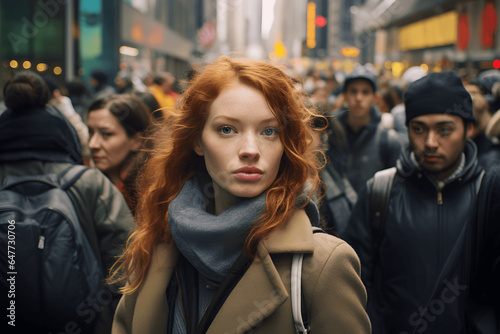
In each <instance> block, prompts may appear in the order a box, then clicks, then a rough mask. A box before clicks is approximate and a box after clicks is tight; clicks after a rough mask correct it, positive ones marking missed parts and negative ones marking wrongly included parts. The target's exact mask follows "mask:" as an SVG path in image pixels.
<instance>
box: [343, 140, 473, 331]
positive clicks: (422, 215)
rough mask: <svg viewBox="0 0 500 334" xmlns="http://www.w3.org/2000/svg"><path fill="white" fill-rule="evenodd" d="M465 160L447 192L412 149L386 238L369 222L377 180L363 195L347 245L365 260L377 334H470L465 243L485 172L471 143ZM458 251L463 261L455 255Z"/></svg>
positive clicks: (401, 168) (397, 183) (402, 163)
mask: <svg viewBox="0 0 500 334" xmlns="http://www.w3.org/2000/svg"><path fill="white" fill-rule="evenodd" d="M464 153H465V156H466V162H465V166H464V169H463V170H462V172H461V173H458V175H456V176H455V177H454V178H452V179H451V180H449V181H448V182H447V183H446V184H444V183H443V182H436V181H433V179H432V178H431V177H427V176H426V174H425V173H424V172H423V171H421V170H420V169H419V168H418V167H417V166H416V165H415V163H413V161H412V159H411V157H410V152H409V150H408V149H407V150H406V152H403V153H402V154H401V156H400V159H399V160H398V163H397V174H396V177H395V180H394V184H393V189H392V193H391V198H390V203H389V207H388V213H387V220H386V222H385V228H384V229H383V232H382V233H379V232H380V229H378V228H377V227H375V226H374V219H373V218H371V217H369V193H370V188H371V181H372V180H370V181H368V184H367V187H366V188H365V189H364V190H363V191H362V192H361V193H360V194H359V199H358V203H357V204H356V207H355V208H354V210H353V215H352V216H351V219H350V221H349V226H348V228H347V230H346V233H345V234H344V235H343V236H341V237H344V238H345V240H346V241H347V242H348V243H349V244H350V245H351V246H352V247H353V248H354V249H355V250H356V252H357V253H358V255H359V257H360V260H361V265H362V279H363V282H364V283H365V285H366V288H367V292H368V305H367V311H368V314H369V315H370V318H371V321H372V325H373V333H374V334H378V333H398V334H399V333H465V332H464V315H463V312H464V311H463V310H464V304H463V303H465V302H466V299H467V294H468V289H467V288H466V286H467V284H468V276H467V275H468V274H467V270H466V269H465V267H466V265H465V264H464V261H462V259H463V255H464V254H470V251H468V250H467V249H466V248H467V246H465V241H463V240H464V239H465V236H466V235H467V233H468V232H467V230H466V228H468V226H469V225H471V224H469V222H470V221H473V220H474V219H473V217H474V210H473V208H474V203H475V201H476V190H475V187H476V183H477V182H476V181H477V180H478V178H479V177H480V175H481V173H482V168H481V167H480V166H479V165H478V163H477V161H476V146H475V145H474V143H473V142H472V141H470V140H468V141H467V144H466V149H465V152H464ZM462 229H464V233H463V234H462V235H463V236H464V237H463V238H460V237H459V236H460V234H461V232H462ZM457 240H458V241H457ZM456 243H458V245H457V247H459V249H460V251H459V252H458V253H457V252H454V251H452V249H453V248H454V246H455V244H456ZM377 244H379V245H380V246H379V247H375V246H374V245H377ZM376 248H378V249H376ZM452 254H459V256H455V257H454V258H452V257H453V256H452ZM448 262H449V263H448ZM447 263H448V264H447ZM443 268H446V269H444V270H445V272H444V273H443V274H442V271H443ZM440 275H441V277H440ZM442 275H444V276H442ZM436 282H440V284H438V285H436ZM433 290H435V293H434V294H433ZM426 305H429V310H428V312H427V313H426V314H424V312H423V310H424V308H425V307H426Z"/></svg>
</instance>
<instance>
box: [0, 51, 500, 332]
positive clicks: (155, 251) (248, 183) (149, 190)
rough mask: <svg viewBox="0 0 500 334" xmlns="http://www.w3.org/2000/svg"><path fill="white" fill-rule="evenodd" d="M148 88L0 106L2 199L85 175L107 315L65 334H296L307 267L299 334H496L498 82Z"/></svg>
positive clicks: (85, 201)
mask: <svg viewBox="0 0 500 334" xmlns="http://www.w3.org/2000/svg"><path fill="white" fill-rule="evenodd" d="M136 79H137V78H136ZM150 79H151V80H148V81H143V82H140V83H137V82H134V81H137V80H132V79H131V78H130V77H129V76H128V75H127V74H126V73H124V72H120V73H117V75H116V78H114V80H110V78H108V76H107V74H106V73H105V72H103V71H100V70H95V71H93V72H92V74H91V78H90V87H91V91H88V90H87V89H86V86H85V85H84V84H83V83H82V82H80V81H78V80H75V81H73V82H69V83H67V84H66V85H64V86H61V85H59V84H58V83H57V82H56V81H55V80H54V78H52V77H40V76H39V75H38V74H35V73H34V72H29V71H23V72H19V73H17V74H15V75H14V77H13V78H12V79H11V80H10V81H8V82H7V84H6V85H5V87H4V88H3V93H4V100H5V101H4V102H5V110H4V111H3V112H1V114H0V181H2V182H3V181H4V180H5V179H7V177H8V176H15V177H25V178H26V177H28V176H30V175H42V174H56V175H59V173H61V172H63V171H65V170H67V169H68V168H69V167H71V166H73V165H84V166H86V168H87V169H88V170H85V171H84V172H83V174H82V175H81V177H80V178H79V179H76V182H74V184H72V185H71V186H70V187H69V196H70V198H71V200H72V203H73V205H74V206H75V207H76V211H77V213H78V217H79V224H80V226H81V229H82V230H83V231H84V233H85V236H86V238H87V239H88V240H89V243H90V245H91V247H92V250H93V252H94V253H95V255H96V258H97V261H98V264H99V267H100V269H101V270H102V273H103V275H104V276H105V277H106V278H107V280H105V281H104V280H103V281H102V286H101V287H100V288H101V289H105V291H109V292H110V296H112V298H111V299H110V300H112V301H110V302H106V303H105V307H101V308H100V309H99V310H97V314H98V316H97V317H96V319H92V321H86V320H85V319H87V318H85V317H83V318H84V320H82V319H83V318H82V315H81V314H80V313H78V314H77V315H75V317H74V318H71V319H69V320H68V321H70V320H71V321H75V323H76V324H77V325H78V326H80V327H79V328H82V329H84V331H85V332H89V333H109V332H110V331H111V327H112V326H113V333H157V332H164V333H165V332H168V333H192V332H200V333H204V332H207V331H208V332H210V331H212V332H225V331H227V332H236V333H246V332H248V331H251V330H253V332H255V333H276V332H283V333H284V332H287V333H288V332H290V333H291V332H293V331H295V329H294V322H295V325H296V326H297V319H296V317H295V313H292V312H291V309H292V307H293V303H294V300H293V298H295V297H296V295H295V294H294V293H293V290H292V289H293V284H292V285H291V284H290V268H291V267H290V265H291V263H293V259H294V257H293V254H294V253H304V254H305V255H304V267H303V270H302V292H301V294H302V299H303V300H302V303H304V306H303V307H301V309H302V311H303V313H304V314H303V315H302V316H303V317H302V318H303V319H304V320H305V323H306V326H310V329H311V330H312V331H313V332H318V333H370V332H373V333H376V334H381V333H396V334H403V333H497V334H498V333H500V302H499V301H500V286H499V284H498V282H500V221H499V220H500V110H499V109H500V71H497V70H492V71H486V72H484V73H481V74H480V75H479V76H478V77H477V78H468V77H461V76H459V75H458V74H457V73H456V72H453V71H445V72H441V73H427V72H425V71H424V70H422V69H421V68H420V67H411V68H409V69H407V70H406V71H405V73H404V74H403V75H402V76H401V78H393V77H387V75H385V74H381V73H378V72H377V71H376V70H375V69H374V68H373V67H372V66H370V65H364V66H363V65H356V66H355V67H354V69H353V70H352V71H351V72H349V73H347V74H342V73H336V72H333V71H331V72H327V71H325V72H320V71H311V72H309V73H307V74H304V76H303V77H300V76H298V75H297V74H292V72H291V71H290V70H285V71H283V70H282V69H281V67H276V66H273V65H269V64H266V63H264V62H256V61H248V60H238V59H235V58H229V57H222V58H220V59H218V60H217V61H215V62H214V63H212V64H208V65H207V66H206V67H203V68H202V69H201V70H200V71H199V72H197V73H195V74H193V75H192V78H191V81H190V82H189V83H188V84H187V86H186V87H185V90H184V91H176V87H178V85H175V83H176V81H178V80H177V79H176V78H174V77H173V76H172V75H171V74H170V73H158V74H157V75H155V76H152V77H151V78H150ZM497 110H498V112H497ZM61 175H62V174H61ZM60 178H63V176H60ZM6 182H7V181H6ZM2 191H3V190H2ZM1 210H4V209H1V208H0V214H2V213H1ZM311 226H313V227H315V228H316V229H317V230H313V229H311ZM318 231H319V233H314V232H318ZM2 233H3V230H2ZM18 233H21V230H19V232H18ZM127 240H129V242H128V243H126V242H127ZM351 247H352V248H351ZM118 257H120V258H119V260H118V261H117V262H116V263H115V266H114V267H113V266H112V265H113V263H114V262H115V261H116V259H117V258H118ZM18 261H21V259H20V258H18ZM2 274H3V273H2ZM292 275H293V273H292ZM287 277H288V278H287ZM2 284H3V283H2ZM125 284H126V285H125ZM118 290H119V291H120V292H118ZM103 291H104V290H103ZM121 294H123V296H122V295H121ZM120 298H121V301H120V304H119V305H118V300H119V299H120ZM299 299H300V298H299ZM20 305H21V306H22V304H20ZM21 306H20V307H21ZM25 309H26V310H29V307H26V308H25ZM18 314H19V318H18V321H19V322H18V324H20V325H19V326H18V328H19V329H20V330H32V331H36V332H44V331H45V332H47V333H48V332H50V331H54V330H61V331H64V325H66V324H67V323H66V324H63V326H62V327H61V325H60V324H58V325H57V326H59V327H54V328H51V327H50V325H48V324H41V325H40V324H39V325H37V324H33V323H31V322H29V321H28V320H29V318H30V316H31V315H30V314H29V311H26V314H24V315H21V309H20V311H19V313H18ZM114 314H115V319H114V323H113V315H114ZM36 316H37V317H39V316H40V314H37V315H36ZM28 323H29V324H31V325H27V324H28ZM277 328H280V330H278V331H277ZM296 328H297V327H296Z"/></svg>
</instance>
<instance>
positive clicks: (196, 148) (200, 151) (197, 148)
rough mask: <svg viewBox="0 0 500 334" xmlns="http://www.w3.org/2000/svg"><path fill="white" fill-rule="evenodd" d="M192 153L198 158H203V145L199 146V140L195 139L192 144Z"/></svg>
mask: <svg viewBox="0 0 500 334" xmlns="http://www.w3.org/2000/svg"><path fill="white" fill-rule="evenodd" d="M193 145H194V151H195V152H196V154H198V155H199V156H200V157H202V156H203V145H202V144H201V138H197V139H196V140H195V141H194V143H193Z"/></svg>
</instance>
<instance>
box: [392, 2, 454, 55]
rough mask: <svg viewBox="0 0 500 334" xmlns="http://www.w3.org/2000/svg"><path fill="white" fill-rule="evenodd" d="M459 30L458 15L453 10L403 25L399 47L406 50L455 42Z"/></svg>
mask: <svg viewBox="0 0 500 334" xmlns="http://www.w3.org/2000/svg"><path fill="white" fill-rule="evenodd" d="M457 31H458V15H457V12H455V11H451V12H448V13H444V14H441V15H437V16H434V17H431V18H428V19H425V20H421V21H418V22H415V23H412V24H409V25H407V26H404V27H402V28H401V29H400V31H399V47H400V49H401V50H402V51H406V50H415V49H423V48H431V47H435V46H442V45H449V44H455V43H456V42H457V35H458V33H457Z"/></svg>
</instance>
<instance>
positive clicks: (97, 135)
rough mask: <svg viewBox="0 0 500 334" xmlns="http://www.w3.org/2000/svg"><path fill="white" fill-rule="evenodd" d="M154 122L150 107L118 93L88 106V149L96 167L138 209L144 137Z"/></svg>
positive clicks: (132, 206) (129, 96) (135, 98)
mask: <svg viewBox="0 0 500 334" xmlns="http://www.w3.org/2000/svg"><path fill="white" fill-rule="evenodd" d="M150 122H151V115H150V113H149V110H148V108H147V107H146V105H145V104H144V103H143V102H142V100H141V99H139V98H138V97H137V96H135V95H133V94H121V95H119V94H115V95H112V96H109V97H105V98H101V99H98V100H96V101H94V102H93V103H92V104H91V105H90V106H89V111H88V119H87V125H88V127H89V133H90V139H89V148H90V151H91V154H92V159H93V161H94V163H95V166H96V167H97V168H99V169H100V170H101V171H102V172H103V173H104V174H105V175H106V176H107V177H108V178H109V179H110V180H111V182H113V184H114V185H116V186H117V187H118V188H119V189H120V191H122V193H123V194H124V196H125V198H126V199H127V202H128V204H129V206H130V208H131V209H132V211H133V209H134V207H135V201H136V199H135V197H136V195H135V180H136V177H137V175H138V172H139V170H140V166H141V164H142V162H143V161H140V159H141V158H143V157H142V155H139V153H140V152H141V150H142V149H143V148H144V139H143V137H144V135H145V132H146V131H147V129H148V127H149V125H150Z"/></svg>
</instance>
